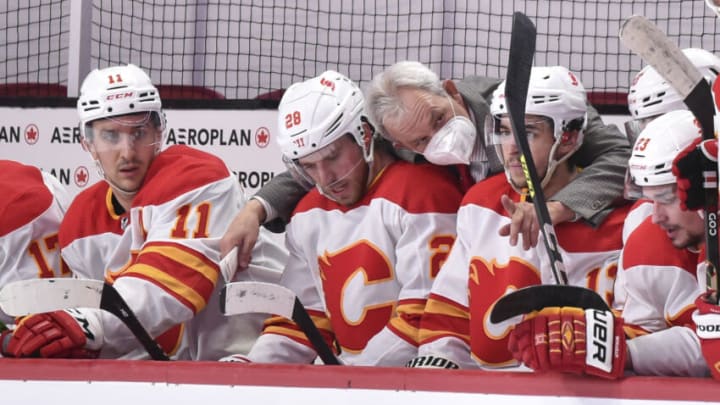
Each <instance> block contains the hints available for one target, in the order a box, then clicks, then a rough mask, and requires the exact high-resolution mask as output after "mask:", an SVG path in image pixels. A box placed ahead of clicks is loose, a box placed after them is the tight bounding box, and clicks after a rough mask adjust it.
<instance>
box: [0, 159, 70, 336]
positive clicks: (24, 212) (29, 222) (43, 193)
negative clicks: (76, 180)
mask: <svg viewBox="0 0 720 405" xmlns="http://www.w3.org/2000/svg"><path fill="white" fill-rule="evenodd" d="M0 173H2V176H0V190H3V197H2V198H0V285H5V284H7V283H10V282H13V281H18V280H26V279H30V278H38V277H39V278H48V277H64V276H68V275H70V270H69V269H68V268H67V265H66V264H65V263H64V262H63V261H62V259H61V256H60V245H59V243H58V228H59V227H60V222H61V221H62V218H63V215H64V214H65V211H66V210H67V208H68V206H69V205H70V196H69V194H68V193H67V190H65V188H64V187H63V185H62V184H60V182H58V181H57V179H55V177H53V176H52V175H50V174H47V173H44V172H41V171H40V169H38V168H36V167H33V166H26V165H23V164H21V163H18V162H14V161H11V160H0ZM0 321H2V322H3V323H12V322H13V318H12V317H10V316H8V315H6V314H4V313H2V311H0Z"/></svg>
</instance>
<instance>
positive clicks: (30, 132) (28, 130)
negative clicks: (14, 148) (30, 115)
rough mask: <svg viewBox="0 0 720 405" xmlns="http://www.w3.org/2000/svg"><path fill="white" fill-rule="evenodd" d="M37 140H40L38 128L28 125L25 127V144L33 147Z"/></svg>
mask: <svg viewBox="0 0 720 405" xmlns="http://www.w3.org/2000/svg"><path fill="white" fill-rule="evenodd" d="M38 139H40V131H38V127H37V126H36V125H35V124H30V125H28V126H27V127H25V142H27V144H28V145H35V144H36V143H37V141H38Z"/></svg>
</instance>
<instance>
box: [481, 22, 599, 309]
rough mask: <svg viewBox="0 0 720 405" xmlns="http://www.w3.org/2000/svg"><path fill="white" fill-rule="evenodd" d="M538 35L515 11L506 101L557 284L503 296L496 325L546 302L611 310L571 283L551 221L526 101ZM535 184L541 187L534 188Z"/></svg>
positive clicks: (591, 293)
mask: <svg viewBox="0 0 720 405" xmlns="http://www.w3.org/2000/svg"><path fill="white" fill-rule="evenodd" d="M535 36H536V30H535V26H534V25H533V23H532V21H530V19H529V18H528V17H527V16H526V15H525V14H523V13H520V12H515V13H514V14H513V24H512V35H511V38H510V57H509V60H508V68H507V76H506V80H505V102H506V103H507V109H508V113H509V115H510V125H511V127H512V132H513V135H514V137H515V143H516V144H517V147H518V149H519V150H520V163H521V164H522V168H523V172H524V174H525V180H526V181H527V185H528V193H529V194H530V197H531V198H532V201H533V206H534V207H535V212H536V215H537V220H538V222H539V224H540V232H541V233H542V236H543V242H544V244H545V249H546V251H547V253H548V256H549V257H550V267H551V269H552V272H553V277H554V278H555V282H556V283H557V284H558V285H554V286H553V285H535V286H530V287H525V288H522V289H519V290H517V291H514V292H512V293H510V294H507V295H504V296H503V297H501V298H500V299H498V300H497V301H496V302H495V304H494V305H493V309H492V312H491V313H490V321H491V322H493V323H498V322H502V321H504V320H507V319H510V318H512V317H515V316H517V315H520V314H527V313H530V312H532V311H534V310H538V309H541V308H544V307H547V306H563V305H570V306H575V307H581V308H598V309H607V308H608V306H607V304H606V303H605V301H604V300H603V299H602V297H600V296H599V295H598V294H597V293H595V292H594V291H592V290H590V289H587V288H583V287H576V286H567V283H568V278H567V273H566V271H565V266H564V264H563V261H562V255H561V254H560V249H559V248H558V242H557V235H556V234H555V228H554V227H553V224H552V221H551V220H550V213H549V212H548V209H547V203H546V200H545V195H544V193H543V190H542V186H540V184H541V182H540V179H539V177H538V174H537V170H536V168H535V163H534V161H533V157H532V153H531V152H530V145H529V143H528V140H527V133H526V131H525V104H526V101H527V93H528V88H529V86H530V73H531V70H532V61H533V55H534V54H535ZM535 186H538V187H537V188H535Z"/></svg>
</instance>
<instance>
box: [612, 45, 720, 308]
mask: <svg viewBox="0 0 720 405" xmlns="http://www.w3.org/2000/svg"><path fill="white" fill-rule="evenodd" d="M683 53H684V54H685V56H687V57H688V59H690V61H691V62H692V63H693V65H695V67H697V68H698V70H699V71H700V72H701V73H702V74H703V76H704V77H705V79H706V80H707V81H708V82H709V83H711V84H712V83H714V81H715V78H716V77H717V74H718V72H720V58H718V57H717V56H715V55H713V54H712V53H710V52H708V51H706V50H704V49H698V48H686V49H683ZM686 109H687V106H686V105H685V103H684V101H683V99H682V97H680V95H679V94H678V93H677V91H675V89H673V88H672V86H671V85H670V83H668V82H667V80H665V79H664V78H663V77H662V76H660V74H659V73H657V71H656V70H655V69H654V68H653V67H652V66H650V65H647V66H645V67H644V68H643V69H642V70H640V72H638V73H637V74H636V75H635V78H634V79H633V81H632V85H631V86H630V89H629V92H628V110H629V111H630V115H631V116H632V117H633V119H632V120H630V121H628V122H626V123H625V130H626V133H627V136H628V138H629V139H630V141H631V143H634V142H635V140H636V138H637V135H638V134H639V133H640V131H642V130H643V129H644V128H645V126H646V125H647V124H648V123H649V122H650V121H652V120H653V119H655V118H657V117H659V116H660V115H662V114H665V113H667V112H670V111H674V110H686ZM627 180H628V179H627V178H626V183H627ZM651 214H652V204H651V203H650V202H648V201H647V200H644V199H642V198H641V199H639V200H638V201H637V202H636V203H635V205H634V206H633V208H632V209H631V210H630V212H629V213H628V216H627V219H626V220H625V226H624V228H623V243H625V241H627V238H628V236H629V235H630V234H631V233H632V232H633V231H634V230H635V228H637V226H638V225H640V223H642V222H643V220H645V218H647V217H648V216H649V215H651ZM624 277H625V272H622V271H621V272H619V273H618V276H617V280H616V288H615V302H614V303H613V306H614V307H615V308H617V309H618V310H622V307H623V306H624V305H625V299H626V294H625V293H626V289H625V288H624V287H623V285H624V284H625V280H624Z"/></svg>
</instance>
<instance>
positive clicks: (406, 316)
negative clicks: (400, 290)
mask: <svg viewBox="0 0 720 405" xmlns="http://www.w3.org/2000/svg"><path fill="white" fill-rule="evenodd" d="M424 308H425V304H424V303H420V302H414V303H407V304H400V305H398V307H397V313H398V316H396V317H393V318H391V319H390V324H389V327H390V328H391V330H393V332H395V333H396V334H397V335H398V336H400V337H401V338H403V339H404V340H406V341H407V342H408V343H411V344H414V345H417V344H418V343H419V340H418V336H419V328H418V326H419V325H418V323H419V319H420V316H421V315H422V313H423V309H424Z"/></svg>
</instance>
